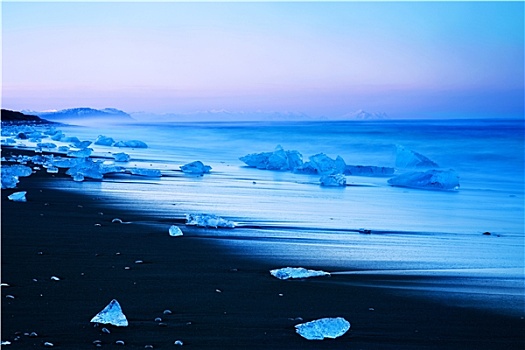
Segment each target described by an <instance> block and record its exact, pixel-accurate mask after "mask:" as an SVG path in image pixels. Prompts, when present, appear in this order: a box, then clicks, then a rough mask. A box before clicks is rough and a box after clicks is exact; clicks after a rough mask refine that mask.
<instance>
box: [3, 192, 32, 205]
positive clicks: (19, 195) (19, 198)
mask: <svg viewBox="0 0 525 350" xmlns="http://www.w3.org/2000/svg"><path fill="white" fill-rule="evenodd" d="M26 193H27V192H26V191H21V192H15V193H13V194H11V195H9V196H7V198H8V199H9V200H12V201H13V202H26V201H27V199H26Z"/></svg>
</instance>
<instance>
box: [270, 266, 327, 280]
mask: <svg viewBox="0 0 525 350" xmlns="http://www.w3.org/2000/svg"><path fill="white" fill-rule="evenodd" d="M270 274H271V275H272V276H274V277H276V278H278V279H280V280H287V279H290V278H308V277H319V276H330V273H329V272H325V271H321V270H308V269H305V268H304V267H283V268H282V269H275V270H270Z"/></svg>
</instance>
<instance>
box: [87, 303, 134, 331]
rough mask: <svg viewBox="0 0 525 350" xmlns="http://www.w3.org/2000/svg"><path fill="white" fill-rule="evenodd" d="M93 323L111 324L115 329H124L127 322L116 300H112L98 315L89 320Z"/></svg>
mask: <svg viewBox="0 0 525 350" xmlns="http://www.w3.org/2000/svg"><path fill="white" fill-rule="evenodd" d="M91 322H94V323H104V324H112V325H114V326H117V327H126V326H127V325H128V320H127V319H126V316H125V315H124V313H123V312H122V308H121V307H120V304H119V303H118V301H117V300H115V299H113V300H111V302H110V303H109V304H108V305H107V306H106V307H105V308H104V309H103V310H102V311H100V312H99V313H98V314H96V315H95V317H93V318H92V319H91Z"/></svg>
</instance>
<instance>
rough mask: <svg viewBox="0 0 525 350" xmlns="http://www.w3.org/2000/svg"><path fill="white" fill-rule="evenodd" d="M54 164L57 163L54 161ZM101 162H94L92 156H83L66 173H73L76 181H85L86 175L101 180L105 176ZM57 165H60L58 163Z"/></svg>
mask: <svg viewBox="0 0 525 350" xmlns="http://www.w3.org/2000/svg"><path fill="white" fill-rule="evenodd" d="M53 164H55V165H56V163H55V162H53ZM101 164H102V163H101V162H94V161H93V160H92V159H91V158H82V159H79V160H78V161H77V162H76V164H75V165H74V166H72V167H71V168H69V169H68V170H67V171H66V174H67V175H71V176H72V177H73V180H75V181H83V180H84V177H89V178H92V179H97V180H101V179H102V178H103V173H102V171H101V167H100V166H101ZM56 166H57V167H59V166H58V165H56ZM80 175H81V176H80ZM77 179H78V180H77Z"/></svg>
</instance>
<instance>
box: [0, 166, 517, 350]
mask: <svg viewBox="0 0 525 350" xmlns="http://www.w3.org/2000/svg"><path fill="white" fill-rule="evenodd" d="M57 176H60V175H57ZM49 181H55V179H54V178H53V176H50V175H49V174H45V173H44V172H43V171H42V172H38V174H35V175H33V176H32V177H30V178H21V179H20V183H19V184H18V187H17V189H14V190H2V270H1V272H2V283H7V284H8V285H9V286H8V287H2V324H1V331H2V341H10V342H11V345H10V346H9V348H13V349H29V348H40V347H42V346H44V343H45V342H50V343H52V344H53V345H54V348H60V349H91V348H94V347H95V345H94V343H93V342H94V341H95V340H100V341H101V342H102V343H101V344H102V347H103V348H106V347H108V348H111V347H117V346H121V345H117V344H115V342H116V341H117V340H123V341H124V342H125V347H126V348H136V349H141V348H142V349H143V348H145V346H147V345H152V346H153V348H155V349H157V348H159V349H166V348H173V347H176V346H175V345H174V342H175V341H176V340H181V341H182V342H183V344H184V345H183V346H184V347H185V348H186V347H188V348H191V349H259V348H260V349H325V348H326V349H523V348H524V346H525V321H524V320H523V318H522V317H515V316H505V315H501V314H496V313H491V312H488V311H486V310H484V309H481V308H472V307H453V306H446V305H444V304H442V303H438V302H434V301H432V300H429V299H423V298H418V297H408V296H406V297H403V296H399V294H398V293H392V290H389V289H383V288H375V287H360V286H358V284H359V282H360V281H359V279H369V280H368V282H370V280H372V281H373V280H380V279H381V278H382V277H381V276H360V275H354V276H352V277H351V280H352V281H353V283H342V282H348V281H349V279H350V277H346V278H342V277H337V278H336V277H328V278H316V279H306V280H294V281H281V280H278V279H276V278H274V277H272V276H271V275H270V274H269V270H270V269H273V268H276V267H280V266H275V264H274V263H273V262H272V257H271V256H268V257H267V259H266V261H265V262H264V263H261V262H254V261H253V260H251V259H249V257H244V256H241V255H235V256H233V255H228V254H227V252H224V251H223V250H221V249H220V248H219V247H218V246H217V245H215V244H214V241H215V240H216V239H219V238H216V237H215V238H214V237H209V238H208V237H206V238H203V237H191V236H183V237H170V236H169V235H168V232H167V229H168V227H169V224H168V222H169V220H166V222H165V223H158V224H159V225H146V224H141V223H146V222H150V221H151V220H152V218H148V217H145V216H144V215H141V213H140V211H136V210H133V211H131V210H130V211H124V209H125V208H126V206H129V203H122V205H123V209H122V211H118V210H116V209H115V207H114V206H113V204H119V203H108V202H102V201H101V200H100V199H99V198H97V197H96V195H94V194H90V193H85V194H83V195H78V194H71V193H69V192H68V193H66V192H62V191H57V190H50V189H48V186H46V183H48V182H49ZM16 191H27V199H28V201H27V202H26V203H16V202H11V201H9V200H8V199H7V195H9V194H11V193H12V192H16ZM109 204H112V205H111V206H109ZM113 218H121V219H123V220H124V221H131V222H133V223H132V224H118V223H112V222H111V221H112V219H113ZM167 219H169V218H167ZM96 224H100V226H98V225H96ZM139 260H140V261H142V263H136V262H137V261H139ZM306 267H311V268H323V267H316V266H306ZM52 276H56V277H59V278H60V280H59V281H54V280H51V277H52ZM389 278H391V279H395V276H394V277H392V276H390V277H389ZM10 296H13V297H14V298H12V297H10ZM112 299H117V300H118V301H119V303H120V304H121V306H122V308H123V311H124V313H125V315H126V316H127V318H128V320H129V326H128V327H123V328H117V327H111V326H107V328H108V329H109V330H110V331H111V333H110V334H107V333H103V332H102V331H101V329H102V327H94V325H93V324H90V322H89V321H90V319H91V318H92V317H93V316H94V315H95V314H96V313H97V312H99V311H100V310H101V309H102V308H104V307H105V306H106V305H107V304H108V303H109V302H110V301H111V300H112ZM517 307H520V306H519V305H518V306H517ZM166 309H169V310H171V311H172V314H169V315H165V314H163V311H164V310H166ZM337 316H341V317H345V318H346V319H347V320H349V321H350V323H351V325H352V326H351V329H350V331H349V332H348V333H346V334H345V335H344V336H342V337H340V338H338V339H335V340H330V339H329V340H323V341H308V340H305V339H303V338H301V337H300V336H299V335H297V334H296V333H295V329H294V325H295V324H297V323H302V322H306V321H310V320H313V319H317V318H322V317H337ZM158 317H160V318H161V319H162V321H160V322H159V321H158V320H157V321H155V319H156V318H158ZM299 317H300V318H301V319H302V320H303V321H300V319H298V318H299ZM31 332H36V333H37V336H36V337H30V336H29V334H30V333H31ZM6 348H7V347H6Z"/></svg>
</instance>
